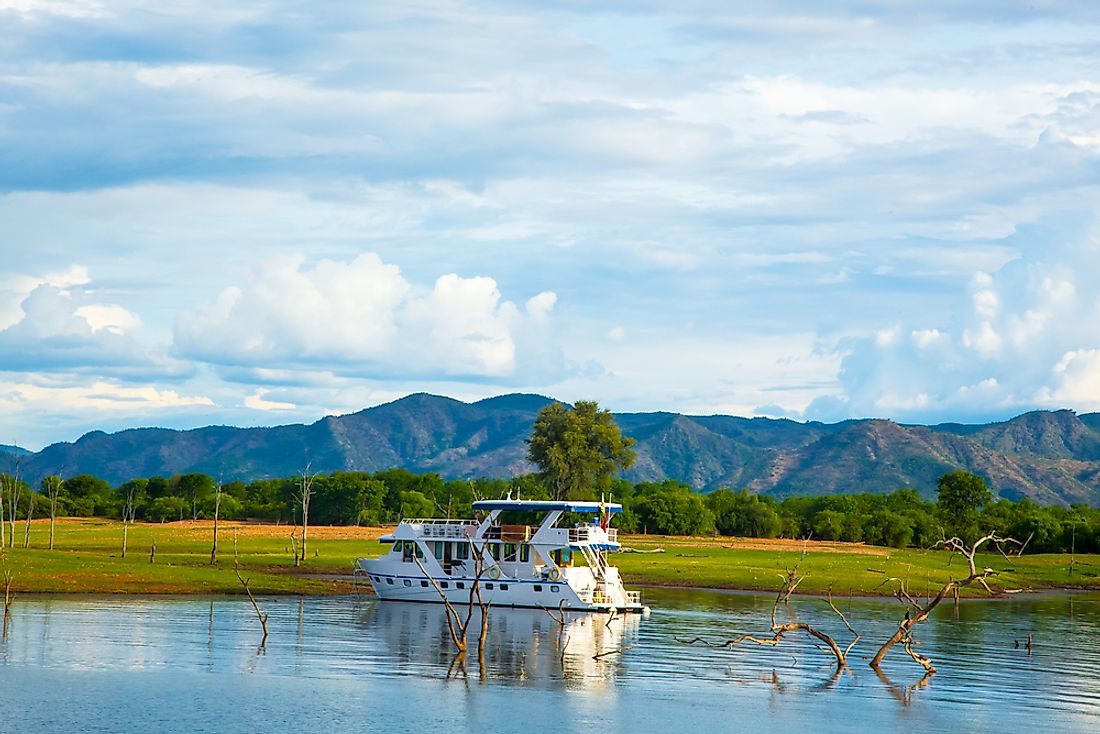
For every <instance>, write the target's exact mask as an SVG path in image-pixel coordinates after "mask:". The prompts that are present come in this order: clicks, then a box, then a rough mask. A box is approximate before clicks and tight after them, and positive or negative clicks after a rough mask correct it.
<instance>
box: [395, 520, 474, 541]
mask: <svg viewBox="0 0 1100 734" xmlns="http://www.w3.org/2000/svg"><path fill="white" fill-rule="evenodd" d="M401 524H402V525H416V526H418V528H419V531H418V533H417V534H418V535H419V536H420V537H421V538H469V537H471V536H472V535H473V531H474V530H476V529H477V526H478V523H477V522H476V521H474V520H447V519H443V518H413V519H408V520H402V521H401Z"/></svg>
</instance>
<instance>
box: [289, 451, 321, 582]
mask: <svg viewBox="0 0 1100 734" xmlns="http://www.w3.org/2000/svg"><path fill="white" fill-rule="evenodd" d="M312 465H313V462H306V468H305V469H303V470H302V476H301V477H300V478H299V479H298V500H299V501H300V502H301V503H302V546H301V551H302V552H301V554H295V558H294V565H295V566H301V565H302V563H303V562H304V561H305V560H306V541H307V539H308V538H309V501H310V499H312V498H313V480H314V479H316V476H317V475H316V474H311V473H310V467H311V466H312Z"/></svg>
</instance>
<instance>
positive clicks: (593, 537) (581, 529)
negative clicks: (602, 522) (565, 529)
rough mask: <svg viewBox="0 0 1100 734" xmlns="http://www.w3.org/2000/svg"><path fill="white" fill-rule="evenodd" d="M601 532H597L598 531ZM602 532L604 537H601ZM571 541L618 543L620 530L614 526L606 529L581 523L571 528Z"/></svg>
mask: <svg viewBox="0 0 1100 734" xmlns="http://www.w3.org/2000/svg"><path fill="white" fill-rule="evenodd" d="M597 530H599V531H600V532H599V533H597V532H596V531H597ZM601 534H602V535H603V537H600V536H601ZM569 542H570V543H592V542H605V543H618V542H619V531H618V530H615V529H614V528H608V529H607V530H604V529H603V528H600V527H598V526H596V525H580V526H578V527H575V528H569Z"/></svg>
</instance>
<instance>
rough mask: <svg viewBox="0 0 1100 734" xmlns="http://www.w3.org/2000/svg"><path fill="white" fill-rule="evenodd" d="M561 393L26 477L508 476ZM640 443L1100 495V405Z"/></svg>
mask: <svg viewBox="0 0 1100 734" xmlns="http://www.w3.org/2000/svg"><path fill="white" fill-rule="evenodd" d="M549 402H551V401H550V399H549V398H545V397H542V396H539V395H504V396H500V397H495V398H489V399H486V400H481V401H478V402H475V403H463V402H460V401H458V400H453V399H450V398H444V397H438V396H434V395H426V394H416V395H410V396H408V397H405V398H402V399H400V400H397V401H394V402H392V403H387V404H385V405H379V406H377V407H374V408H368V409H366V410H362V411H359V412H357V413H352V414H349V415H342V416H328V417H325V418H322V419H321V420H319V421H317V422H316V423H312V424H310V425H287V426H275V427H271V428H233V427H228V426H208V427H205V428H198V429H195V430H190V431H175V430H168V429H163V428H136V429H130V430H125V431H120V432H118V433H113V434H107V433H103V432H100V431H93V432H91V433H88V434H86V435H84V436H83V437H81V438H80V439H79V440H77V441H76V442H74V443H58V444H54V445H52V446H48V447H46V448H45V449H43V450H42V451H40V452H38V453H37V454H33V455H29V456H25V457H24V459H23V474H24V476H26V477H29V478H36V477H41V476H44V475H46V474H50V473H61V474H63V475H65V476H71V475H73V474H77V473H81V472H88V473H91V474H95V475H97V476H101V477H104V478H106V479H108V480H109V481H111V482H114V483H117V482H122V481H125V480H126V479H130V478H132V477H140V476H152V475H155V474H161V475H171V474H177V473H183V472H190V471H200V472H206V473H209V474H212V475H214V476H221V477H223V478H224V479H226V480H231V479H255V478H263V477H282V476H288V475H291V474H294V473H297V472H299V471H301V470H302V468H303V467H304V466H305V463H306V461H307V459H308V461H309V462H310V465H311V468H312V470H314V471H322V472H327V471H334V470H355V471H377V470H380V469H387V468H389V467H393V466H400V467H404V468H407V469H410V470H412V471H434V472H439V473H440V474H442V475H443V476H445V477H448V478H451V477H453V478H471V477H479V476H492V477H508V476H514V475H516V474H521V473H525V472H528V471H531V467H530V465H529V464H528V463H527V462H526V460H525V458H524V456H525V453H526V445H525V444H524V439H525V438H526V437H527V436H528V434H529V432H530V429H531V424H532V423H533V422H534V419H535V416H536V415H537V414H538V412H539V410H541V409H542V408H543V407H544V406H545V405H546V404H548V403H549ZM616 417H617V419H618V421H619V424H620V425H621V426H622V428H623V431H624V433H626V434H627V435H629V436H631V437H633V438H634V439H636V440H637V442H638V444H637V447H636V448H637V451H638V459H637V462H636V463H635V466H634V467H633V468H632V469H631V470H630V471H629V472H628V473H627V474H626V478H627V479H630V480H632V481H661V480H664V479H676V480H680V481H684V482H687V483H689V484H691V485H692V486H693V487H695V488H696V489H699V490H703V491H710V490H713V489H717V488H719V487H734V488H742V487H744V488H747V489H749V490H751V491H753V492H761V493H768V494H773V495H777V496H786V495H792V494H837V493H847V492H885V491H890V490H893V489H897V488H899V487H905V486H908V487H913V488H915V489H918V490H920V491H921V492H922V493H923V494H925V495H926V496H929V495H931V494H932V492H933V489H934V486H935V480H936V478H937V477H939V476H940V475H941V474H943V473H944V472H945V471H950V470H952V469H967V470H970V471H975V472H977V473H980V474H983V475H984V476H986V477H987V478H988V479H989V480H990V482H991V484H992V485H993V487H994V489H995V490H996V491H997V492H998V493H999V494H1000V495H1002V496H1005V497H1009V498H1012V499H1019V498H1021V497H1030V498H1032V499H1034V500H1036V501H1037V502H1042V503H1063V504H1065V503H1071V502H1089V503H1092V504H1096V503H1097V502H1098V501H1100V415H1097V414H1090V415H1081V416H1078V415H1075V414H1074V413H1073V412H1071V411H1067V410H1062V411H1056V412H1048V411H1037V412H1032V413H1026V414H1024V415H1021V416H1018V417H1016V418H1013V419H1011V420H1008V421H1004V422H1001V423H991V424H986V425H963V424H941V425H936V426H914V425H901V424H897V423H893V422H891V421H886V420H849V421H844V422H841V423H835V424H824V423H797V422H795V421H790V420H772V419H768V418H739V417H735V416H723V415H713V416H688V415H680V414H676V413H623V414H620V415H618V416H616Z"/></svg>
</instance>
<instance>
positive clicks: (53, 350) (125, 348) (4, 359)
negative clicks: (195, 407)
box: [0, 270, 185, 377]
mask: <svg viewBox="0 0 1100 734" xmlns="http://www.w3.org/2000/svg"><path fill="white" fill-rule="evenodd" d="M81 273H84V274H85V275H86V272H85V271H83V270H81ZM71 282H72V284H74V285H76V284H80V283H82V282H84V278H83V277H80V278H76V279H74V280H72V281H71ZM140 324H141V319H140V318H139V317H138V316H137V315H136V314H133V313H131V312H130V311H129V310H127V309H126V308H125V307H123V306H121V305H119V304H116V303H102V302H100V301H98V300H97V298H96V296H95V295H94V294H89V293H84V292H80V291H77V290H75V289H70V288H64V287H59V286H57V285H53V284H52V283H42V284H40V285H38V286H36V287H34V289H33V290H31V292H30V293H29V294H28V295H27V296H26V298H24V299H23V301H22V303H21V304H20V315H19V317H18V318H17V319H16V320H15V322H14V323H12V324H11V325H10V326H8V327H7V328H5V329H3V330H0V369H2V370H3V371H7V372H21V371H23V372H31V371H33V372H42V373H52V372H91V373H95V374H98V375H101V376H115V377H126V376H138V375H140V376H143V377H148V376H150V375H168V374H171V375H177V376H178V375H179V374H181V372H183V371H185V369H184V367H183V366H182V365H179V364H175V363H172V362H171V361H170V360H168V359H167V358H165V357H164V356H162V355H157V354H156V353H155V352H153V351H151V350H149V349H148V348H147V347H145V346H144V345H143V344H142V343H141V342H140V341H139V340H138V339H137V338H135V336H134V334H133V330H134V329H135V328H136V327H138V326H139V325H140Z"/></svg>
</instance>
